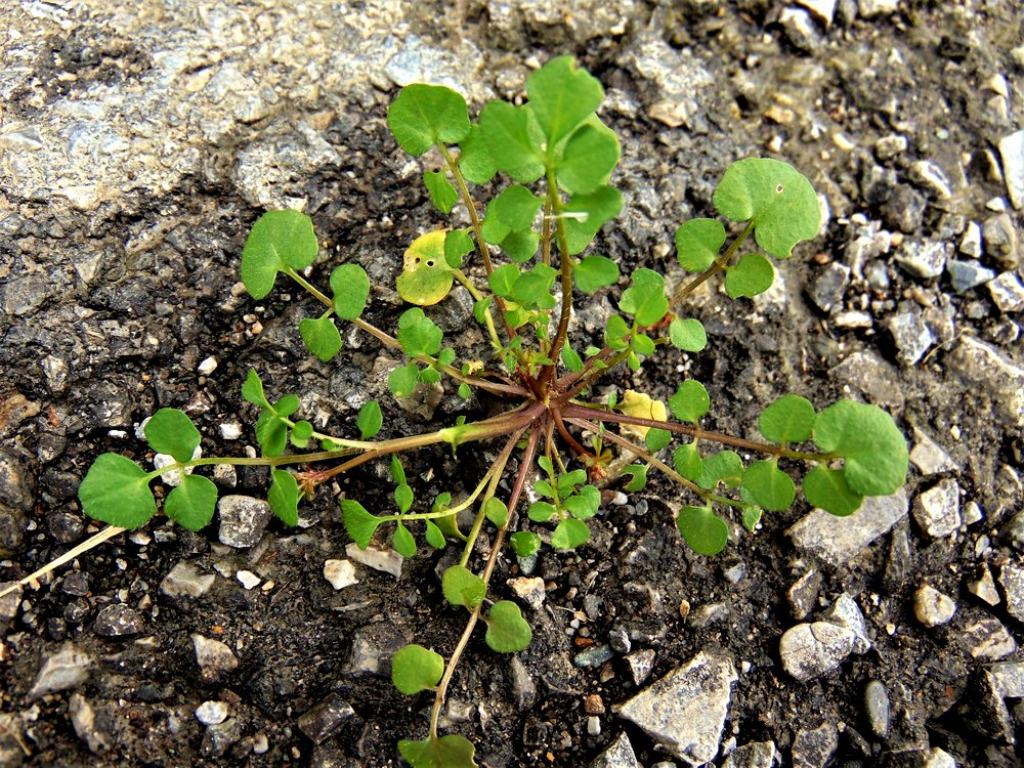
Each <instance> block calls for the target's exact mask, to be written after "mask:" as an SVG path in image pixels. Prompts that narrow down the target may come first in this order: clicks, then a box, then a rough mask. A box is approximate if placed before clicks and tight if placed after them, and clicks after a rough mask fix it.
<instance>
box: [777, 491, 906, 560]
mask: <svg viewBox="0 0 1024 768" xmlns="http://www.w3.org/2000/svg"><path fill="white" fill-rule="evenodd" d="M908 506H909V505H908V500H907V495H906V492H905V491H904V490H902V489H901V490H899V491H897V492H896V493H894V494H893V495H892V496H871V497H868V498H866V499H864V503H863V504H862V505H861V507H860V509H859V510H858V511H857V514H856V515H855V516H853V517H840V518H837V517H836V516H835V515H831V514H829V513H828V512H825V511H823V510H820V509H816V510H814V511H812V512H811V513H810V514H808V515H806V516H804V517H803V518H802V519H801V520H800V521H799V522H797V523H796V524H795V525H794V526H792V527H791V528H790V529H789V531H788V532H787V533H788V534H789V536H790V537H791V538H792V539H793V543H794V544H795V545H796V547H797V548H798V549H801V550H804V551H806V552H808V553H811V554H814V555H816V556H817V557H820V558H822V559H823V560H825V561H826V562H828V563H829V564H830V565H833V566H839V565H843V564H844V563H846V562H848V561H849V560H851V559H853V558H854V557H856V556H857V555H858V554H860V552H861V551H862V550H863V549H864V548H865V547H867V546H869V545H870V544H871V543H872V542H873V541H875V540H876V539H877V538H879V537H880V536H882V535H883V534H885V533H887V532H888V531H889V529H891V528H892V527H893V526H894V525H895V524H896V523H897V522H898V521H899V520H901V519H903V518H904V517H906V516H907V511H908Z"/></svg>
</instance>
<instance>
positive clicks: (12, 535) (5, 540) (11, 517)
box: [0, 503, 28, 557]
mask: <svg viewBox="0 0 1024 768" xmlns="http://www.w3.org/2000/svg"><path fill="white" fill-rule="evenodd" d="M27 529H28V517H27V516H26V515H25V513H24V512H22V511H21V510H20V509H16V508H15V507H11V506H8V505H7V504H3V503H0V557H11V556H14V555H17V554H19V553H20V552H21V551H22V550H23V549H25V531H26V530H27Z"/></svg>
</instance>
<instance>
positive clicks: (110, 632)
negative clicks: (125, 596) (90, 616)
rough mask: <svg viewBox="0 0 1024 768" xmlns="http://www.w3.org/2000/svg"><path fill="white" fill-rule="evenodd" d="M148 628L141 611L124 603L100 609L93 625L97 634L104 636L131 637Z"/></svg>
mask: <svg viewBox="0 0 1024 768" xmlns="http://www.w3.org/2000/svg"><path fill="white" fill-rule="evenodd" d="M145 628H146V623H145V621H143V619H142V617H141V616H140V615H139V612H138V611H136V610H135V609H134V608H130V607H129V606H127V605H125V604H124V603H113V604H111V605H108V606H105V607H103V608H101V609H100V612H99V613H97V614H96V623H95V624H94V625H93V629H94V630H95V632H96V634H97V635H103V636H104V637H129V636H130V635H137V634H139V633H140V632H142V631H143V630H144V629H145Z"/></svg>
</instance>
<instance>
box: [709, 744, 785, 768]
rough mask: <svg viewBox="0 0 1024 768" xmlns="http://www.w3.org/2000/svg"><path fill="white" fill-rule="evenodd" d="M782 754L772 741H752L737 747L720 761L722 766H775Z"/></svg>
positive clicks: (749, 767)
mask: <svg viewBox="0 0 1024 768" xmlns="http://www.w3.org/2000/svg"><path fill="white" fill-rule="evenodd" d="M776 765H782V755H780V754H779V750H778V749H777V748H776V746H775V742H774V741H752V742H749V743H747V744H744V745H742V746H740V747H737V748H736V749H734V750H733V751H732V752H730V753H729V756H728V757H727V758H725V760H724V761H723V762H722V768H775V766H776Z"/></svg>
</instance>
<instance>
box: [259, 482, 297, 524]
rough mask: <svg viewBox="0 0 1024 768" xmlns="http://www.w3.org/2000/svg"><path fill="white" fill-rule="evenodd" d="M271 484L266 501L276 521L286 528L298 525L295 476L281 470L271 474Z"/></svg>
mask: <svg viewBox="0 0 1024 768" xmlns="http://www.w3.org/2000/svg"><path fill="white" fill-rule="evenodd" d="M271 476H272V477H273V482H271V484H270V490H269V491H268V492H267V501H269V502H270V508H271V509H272V510H273V511H274V514H275V515H277V517H278V519H279V520H280V521H281V522H282V523H284V524H285V525H287V526H291V527H293V528H294V527H295V526H296V525H298V524H299V484H298V482H296V480H295V475H293V474H292V473H291V472H287V471H285V470H283V469H275V470H273V471H272V472H271Z"/></svg>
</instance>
